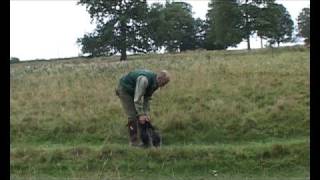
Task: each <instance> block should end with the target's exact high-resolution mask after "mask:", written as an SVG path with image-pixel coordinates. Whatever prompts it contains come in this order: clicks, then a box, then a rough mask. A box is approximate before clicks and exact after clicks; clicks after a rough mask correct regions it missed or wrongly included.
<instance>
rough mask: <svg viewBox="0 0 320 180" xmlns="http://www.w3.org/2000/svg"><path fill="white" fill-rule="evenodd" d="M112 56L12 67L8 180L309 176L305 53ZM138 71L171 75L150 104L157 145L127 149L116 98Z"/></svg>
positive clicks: (122, 122) (291, 50)
mask: <svg viewBox="0 0 320 180" xmlns="http://www.w3.org/2000/svg"><path fill="white" fill-rule="evenodd" d="M108 59H109V58H105V59H104V58H96V59H92V60H78V61H76V60H66V61H54V62H29V63H20V64H13V65H11V68H10V71H11V73H10V81H11V88H10V90H11V97H10V107H11V111H10V125H11V129H10V131H11V133H10V138H11V156H10V158H11V163H10V164H11V174H12V177H24V178H26V177H29V176H30V177H42V176H58V177H95V178H97V179H98V178H101V177H114V178H118V179H119V178H121V177H126V178H129V177H132V178H133V179H135V178H137V177H142V176H143V177H146V178H148V176H154V177H158V178H159V179H165V178H166V177H170V178H173V177H175V178H179V177H184V178H186V177H189V178H191V179H193V178H195V177H198V178H200V179H201V178H210V177H214V175H213V174H212V171H213V170H217V171H218V177H219V178H228V177H251V176H255V177H257V176H263V177H283V176H286V177H305V176H308V171H309V159H310V158H309V62H310V60H309V51H308V50H306V49H303V48H285V49H277V50H276V51H275V52H274V54H273V55H272V54H271V52H270V51H268V50H260V51H252V52H250V53H247V52H245V51H232V52H230V51H195V52H187V53H181V54H171V55H170V54H166V55H147V56H141V57H139V56H132V57H129V60H132V61H128V62H125V63H118V62H112V63H110V62H109V61H108ZM141 67H144V68H149V69H153V70H160V69H163V68H164V69H168V70H169V71H170V72H171V75H172V81H171V82H170V84H169V85H168V86H167V87H165V88H164V89H161V90H160V91H158V92H156V94H155V95H154V98H153V101H152V105H151V110H152V114H151V116H152V119H153V121H154V124H155V125H156V126H157V127H158V128H159V129H160V130H161V132H162V135H163V140H164V141H163V145H164V146H163V147H162V148H161V149H160V150H154V149H151V150H138V149H134V148H130V147H128V146H127V132H126V128H125V123H126V120H125V119H126V118H125V116H124V113H123V111H122V109H121V106H120V101H119V99H118V98H117V97H116V96H115V95H114V88H115V87H116V85H117V80H118V79H119V78H120V77H121V75H122V74H124V73H126V72H128V71H130V70H132V69H135V68H141Z"/></svg>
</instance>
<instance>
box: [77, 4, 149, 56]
mask: <svg viewBox="0 0 320 180" xmlns="http://www.w3.org/2000/svg"><path fill="white" fill-rule="evenodd" d="M78 4H79V5H85V6H86V8H87V11H88V12H89V14H90V16H91V18H92V20H96V22H97V24H98V25H97V28H96V29H95V32H93V33H89V34H86V35H85V36H84V37H83V38H80V39H78V41H77V42H78V43H80V44H81V45H82V46H83V47H82V50H83V52H86V53H90V54H91V55H112V54H115V53H118V52H119V53H121V58H120V60H126V59H127V51H133V52H143V53H146V52H148V51H150V46H149V44H148V43H149V38H148V37H149V35H148V33H147V31H146V30H147V28H146V27H147V24H146V23H145V19H146V18H147V12H148V6H147V3H146V0H139V1H137V0H108V1H101V0H80V1H79V2H78Z"/></svg>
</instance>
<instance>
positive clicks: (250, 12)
mask: <svg viewBox="0 0 320 180" xmlns="http://www.w3.org/2000/svg"><path fill="white" fill-rule="evenodd" d="M274 1H275V0H240V1H238V2H239V6H240V9H241V13H242V18H243V21H242V22H243V26H242V31H243V34H244V39H246V40H247V49H248V50H250V49H251V47H250V36H251V35H253V34H254V33H255V32H256V30H257V23H258V22H257V18H258V15H259V11H260V8H262V7H263V6H267V5H268V4H269V3H273V2H274Z"/></svg>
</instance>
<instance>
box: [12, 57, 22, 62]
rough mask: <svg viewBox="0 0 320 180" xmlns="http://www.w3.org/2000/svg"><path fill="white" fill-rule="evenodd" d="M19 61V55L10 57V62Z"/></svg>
mask: <svg viewBox="0 0 320 180" xmlns="http://www.w3.org/2000/svg"><path fill="white" fill-rule="evenodd" d="M18 62H20V59H19V58H17V57H11V58H10V63H18Z"/></svg>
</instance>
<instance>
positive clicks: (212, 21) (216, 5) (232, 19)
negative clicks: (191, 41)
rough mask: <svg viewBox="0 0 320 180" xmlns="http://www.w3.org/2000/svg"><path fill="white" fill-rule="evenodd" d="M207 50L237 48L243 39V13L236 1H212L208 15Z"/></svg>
mask: <svg viewBox="0 0 320 180" xmlns="http://www.w3.org/2000/svg"><path fill="white" fill-rule="evenodd" d="M207 23H208V26H207V33H206V46H207V49H226V48H227V47H229V46H236V45H237V44H238V43H240V42H241V40H242V38H243V31H242V30H241V28H242V27H241V26H242V24H243V22H242V18H241V11H240V9H239V7H238V5H237V3H236V0H224V1H221V0H212V1H211V3H210V4H209V11H208V13H207Z"/></svg>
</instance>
